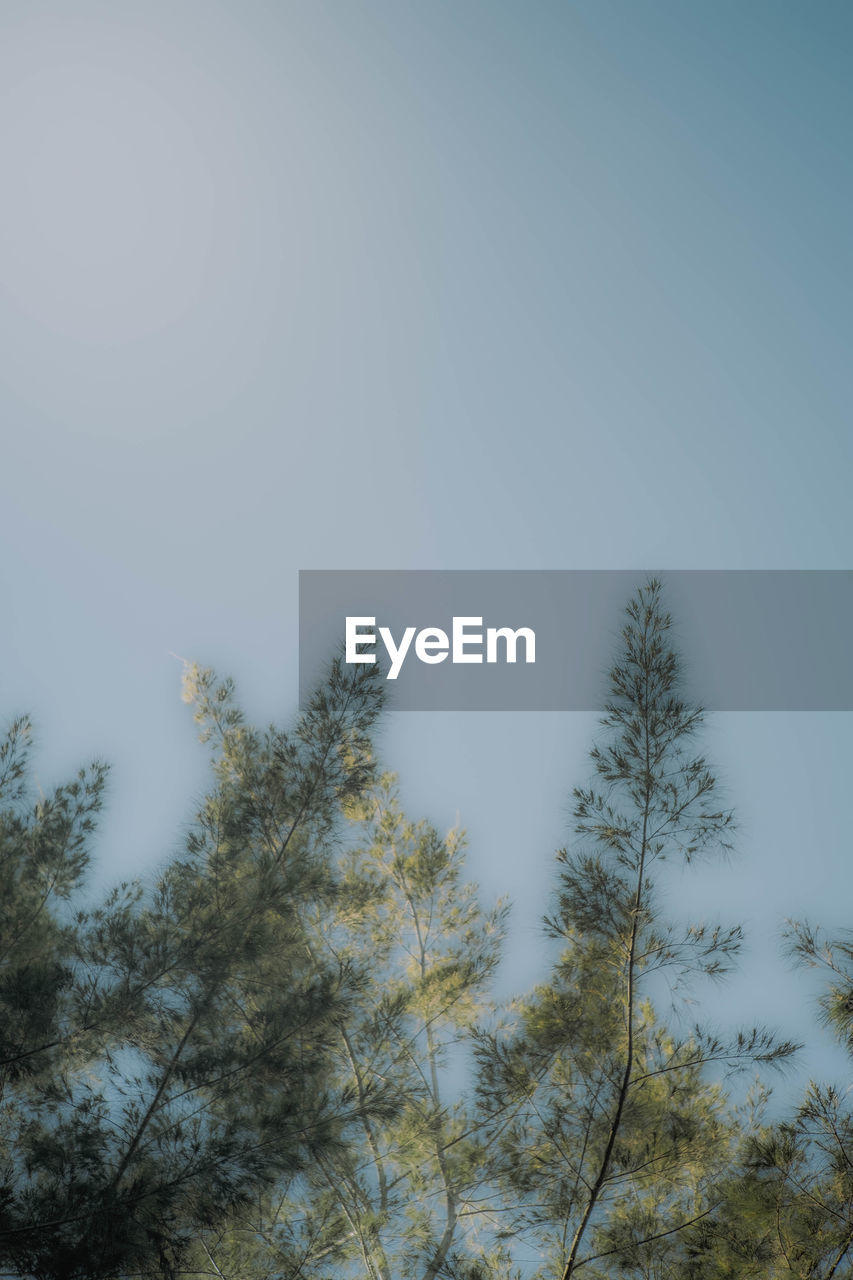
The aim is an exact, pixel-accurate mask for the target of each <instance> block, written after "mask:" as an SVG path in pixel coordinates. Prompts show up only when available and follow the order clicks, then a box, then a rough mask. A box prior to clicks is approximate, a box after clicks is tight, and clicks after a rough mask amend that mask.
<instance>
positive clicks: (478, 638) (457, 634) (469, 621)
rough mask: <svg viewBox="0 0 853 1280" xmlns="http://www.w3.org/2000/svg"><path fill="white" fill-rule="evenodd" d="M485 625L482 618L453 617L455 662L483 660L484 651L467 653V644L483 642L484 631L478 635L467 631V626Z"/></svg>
mask: <svg viewBox="0 0 853 1280" xmlns="http://www.w3.org/2000/svg"><path fill="white" fill-rule="evenodd" d="M482 625H483V619H482V618H454V619H453V661H454V662H482V661H483V655H482V653H466V652H465V646H466V644H482V643H483V633H482V631H480V632H479V633H478V634H477V635H470V634H468V633H466V631H465V628H466V627H468V626H471V627H481V626H482Z"/></svg>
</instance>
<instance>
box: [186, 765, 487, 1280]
mask: <svg viewBox="0 0 853 1280" xmlns="http://www.w3.org/2000/svg"><path fill="white" fill-rule="evenodd" d="M350 817H351V819H352V820H353V822H354V823H355V824H356V826H355V831H354V844H353V847H351V848H350V849H349V850H348V851H347V852H346V853H345V854H344V855H343V856H342V858H341V861H340V866H339V875H340V881H339V885H338V892H337V897H336V900H335V910H334V913H333V914H332V915H328V914H324V913H323V912H319V913H314V916H313V920H312V922H311V927H310V935H311V949H312V954H313V956H314V958H315V961H316V963H317V965H318V967H319V968H321V969H322V968H323V967H324V966H326V965H328V964H329V963H332V964H333V965H336V966H339V967H342V968H344V969H346V970H349V971H352V972H353V973H356V974H358V975H359V980H358V985H357V987H356V989H355V991H354V993H353V997H352V999H351V1000H350V1002H349V1003H348V1005H347V1007H346V1009H345V1010H344V1011H343V1012H342V1016H341V1017H340V1018H339V1019H338V1020H337V1022H336V1028H335V1029H336V1049H337V1071H336V1078H337V1087H338V1089H339V1091H340V1092H341V1093H342V1094H345V1095H348V1096H352V1095H355V1098H356V1099H357V1104H358V1115H357V1119H356V1122H355V1123H354V1124H353V1125H352V1126H350V1128H349V1130H348V1131H347V1133H346V1137H345V1141H344V1142H342V1143H341V1144H340V1145H339V1146H338V1147H336V1148H334V1149H331V1150H329V1151H327V1152H325V1153H323V1154H321V1155H318V1157H317V1159H316V1160H315V1161H314V1162H313V1164H312V1166H311V1168H310V1169H308V1170H306V1172H305V1176H304V1178H303V1179H302V1180H301V1182H300V1183H299V1184H298V1185H294V1186H293V1187H292V1188H291V1194H290V1195H288V1196H285V1197H283V1198H282V1197H279V1198H277V1199H274V1198H270V1199H269V1200H268V1201H267V1203H266V1206H265V1212H263V1211H262V1212H261V1213H257V1212H256V1213H254V1214H250V1215H241V1219H240V1221H238V1222H237V1223H235V1226H234V1227H233V1228H232V1230H231V1232H230V1233H227V1234H226V1233H220V1235H219V1236H218V1237H217V1239H216V1240H215V1242H214V1243H213V1244H212V1245H211V1246H210V1255H211V1257H213V1259H214V1261H215V1263H216V1265H217V1266H218V1267H220V1268H221V1270H222V1271H223V1273H225V1274H231V1272H232V1270H234V1269H240V1268H241V1267H242V1268H244V1269H245V1270H244V1273H248V1272H251V1274H252V1275H253V1276H255V1277H257V1278H258V1280H260V1278H261V1277H269V1278H271V1277H273V1276H294V1277H295V1276H296V1275H298V1276H300V1277H302V1278H303V1280H307V1278H308V1277H317V1278H320V1277H329V1276H331V1275H334V1276H335V1277H341V1278H342V1277H346V1276H353V1277H355V1276H358V1277H362V1276H366V1277H370V1278H371V1280H436V1278H437V1277H447V1276H451V1275H453V1276H459V1277H460V1278H461V1277H463V1276H471V1277H473V1276H474V1275H483V1276H485V1275H489V1276H492V1277H497V1276H498V1275H499V1274H500V1273H501V1272H500V1268H501V1266H502V1265H503V1262H504V1260H503V1259H502V1257H501V1255H500V1252H499V1251H495V1250H494V1249H490V1248H489V1247H488V1245H487V1244H483V1245H481V1244H480V1242H479V1241H478V1238H477V1235H478V1233H477V1226H478V1224H479V1220H480V1217H481V1213H480V1206H479V1202H478V1196H479V1192H480V1190H481V1185H480V1180H481V1173H482V1165H483V1161H484V1151H483V1147H482V1137H481V1134H480V1131H479V1118H478V1116H477V1115H476V1113H475V1110H474V1109H473V1107H472V1105H471V1102H470V1099H468V1100H466V1099H465V1097H464V1088H463V1081H464V1078H465V1076H466V1074H470V1066H471V1063H470V1045H471V1032H472V1028H473V1027H474V1025H475V1023H476V1022H477V1021H478V1020H479V1019H481V1018H483V1017H485V1016H487V1014H488V1011H489V1002H488V997H487V994H486V987H487V983H488V980H489V978H490V976H491V974H492V972H493V970H494V968H495V965H496V963H497V961H498V958H499V953H500V943H501V938H502V935H503V924H504V918H505V915H506V910H507V909H506V906H505V905H504V904H503V903H499V904H498V905H497V906H496V907H495V908H493V909H492V910H490V911H485V910H484V909H483V908H482V907H481V906H480V905H479V903H478V900H477V891H476V886H474V885H471V884H466V883H465V882H464V880H463V845H464V841H463V836H462V833H461V832H460V831H458V830H453V831H450V832H449V833H448V834H447V835H446V836H441V835H439V833H438V832H437V831H436V830H435V828H434V827H432V826H431V825H430V824H428V823H426V822H419V823H416V824H415V823H411V822H409V821H407V819H406V818H405V817H404V815H403V813H402V810H401V808H400V804H399V800H398V798H397V792H396V779H395V778H394V777H393V775H385V776H384V777H383V778H382V780H381V782H380V784H379V785H378V786H377V787H376V788H375V789H374V790H373V791H372V792H371V793H370V794H369V795H367V796H366V797H365V798H364V799H363V800H362V801H360V802H358V803H356V804H355V805H353V806H351V808H350ZM466 1050H467V1052H466ZM253 1242H254V1243H253ZM477 1265H479V1266H480V1267H482V1268H483V1270H481V1271H477V1270H476V1269H475V1268H476V1266H477Z"/></svg>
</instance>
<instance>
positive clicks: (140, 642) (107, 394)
mask: <svg viewBox="0 0 853 1280" xmlns="http://www.w3.org/2000/svg"><path fill="white" fill-rule="evenodd" d="M851 39H853V10H851V9H850V7H849V5H847V4H846V3H841V2H840V0H834V2H833V0H827V2H826V3H823V4H821V5H819V6H804V5H802V4H799V3H792V2H789V0H772V2H771V0H749V3H743V2H742V0H715V2H714V3H713V4H712V3H710V0H709V2H708V3H698V4H685V3H680V4H677V3H669V2H667V0H651V2H650V3H648V4H644V5H637V4H635V3H633V2H632V0H612V2H608V0H587V2H586V3H568V2H563V3H553V2H549V0H542V2H541V3H537V4H536V5H520V4H518V5H516V4H509V3H501V2H499V0H465V3H464V4H456V3H449V2H444V3H440V2H435V3H425V2H424V3H400V2H397V0H395V2H394V3H391V2H390V0H389V2H387V3H377V2H376V0H365V3H363V4H360V5H358V6H355V5H350V4H347V3H344V2H343V0H335V2H332V3H328V4H324V5H317V4H312V3H308V0H305V2H304V3H259V2H258V0H241V3H239V4H238V3H214V2H212V0H205V2H204V3H202V2H201V0H187V2H186V3H183V4H181V5H174V4H172V3H152V2H151V0H146V2H145V3H129V4H126V5H122V6H119V7H117V6H115V5H112V4H109V3H106V0H104V2H103V3H93V2H91V0H80V3H77V4H75V5H74V6H73V8H70V7H69V6H67V5H63V4H59V3H58V2H53V3H52V2H50V0H46V2H43V3H39V4H32V3H17V2H16V0H7V3H5V4H4V5H3V8H2V13H0V161H2V172H3V175H4V200H3V204H2V208H0V244H2V260H0V410H1V411H2V421H3V432H4V449H3V465H2V467H0V521H2V528H3V537H4V545H5V549H6V555H5V557H4V565H3V584H4V592H3V598H4V604H5V609H4V615H5V616H4V622H5V625H4V627H3V629H2V637H0V650H1V651H2V658H3V672H4V680H5V683H4V689H3V695H2V704H3V706H4V707H5V708H6V710H7V712H8V713H9V714H10V715H11V714H12V713H13V712H15V711H18V710H21V709H24V710H30V711H32V713H33V714H34V716H35V719H36V723H37V726H38V731H39V741H40V751H39V755H38V761H37V764H38V769H39V773H40V776H41V777H43V779H44V780H45V781H48V780H51V779H58V778H60V777H61V776H62V775H63V774H64V772H66V771H68V770H70V769H71V768H74V767H76V766H77V764H78V763H80V762H81V761H82V760H84V759H86V758H89V757H91V756H93V755H103V756H106V757H107V758H108V759H109V760H111V762H112V764H113V778H112V784H111V794H110V806H109V812H108V814H107V815H106V818H105V821H104V825H103V834H102V839H101V841H100V843H99V845H98V857H99V870H98V874H99V875H101V876H103V877H104V879H105V880H111V879H114V878H117V877H119V876H124V875H132V874H137V873H144V872H145V871H146V870H148V869H150V868H152V867H154V866H156V865H157V864H158V863H159V862H161V861H162V860H163V859H164V858H165V857H166V856H168V854H169V853H170V852H171V851H172V850H174V849H175V847H176V846H177V843H178V841H179V839H180V832H181V828H182V824H183V823H185V822H186V821H187V820H188V818H189V817H190V815H191V812H192V807H193V801H194V798H195V797H197V796H198V795H199V794H200V793H201V790H202V788H203V786H204V778H205V774H204V765H205V761H204V755H203V752H202V750H201V749H200V748H198V747H197V746H196V744H195V743H194V738H193V730H192V725H191V722H190V719H189V717H188V715H187V713H186V708H185V707H183V706H182V704H181V702H180V699H179V676H180V665H179V663H178V662H177V661H176V660H175V658H174V657H173V656H170V655H172V654H180V655H183V656H186V657H189V658H193V659H198V660H200V661H201V662H203V663H209V664H212V665H215V666H216V667H217V668H218V669H219V670H221V671H223V672H228V673H230V674H232V675H233V676H234V677H235V678H236V680H237V682H238V686H239V688H240V689H241V691H242V694H243V700H244V703H245V705H246V707H247V710H248V712H249V714H250V715H252V716H253V717H256V718H258V719H260V720H262V721H266V720H268V719H270V718H273V717H280V716H286V715H287V714H289V712H290V711H291V710H292V708H293V706H294V705H295V699H296V598H297V571H298V570H299V569H300V568H361V567H377V568H528V567H529V568H635V567H646V566H648V567H649V568H667V567H670V568H733V569H735V568H847V567H850V564H849V551H848V548H849V545H850V535H851V515H850V502H849V488H850V478H851V462H852V461H853V459H851V450H853V434H851V432H850V429H849V421H848V415H849V405H850V402H851V386H850V382H851V365H850V361H849V346H850V314H849V298H850V296H851V289H850V285H851V240H850V234H849V210H850V205H851V185H852V184H851V161H850V149H849V145H848V143H849V123H848V122H849V120H850V118H851V108H852V107H853V103H851V93H853V89H851V81H850V76H849V51H850V45H851ZM592 728H593V723H592V721H591V720H590V718H588V717H583V716H567V715H556V714H555V715H550V716H548V715H545V716H543V715H539V716H537V715H526V716H524V715H512V716H509V715H507V716H501V715H498V714H490V715H487V716H483V715H467V716H465V715H459V714H457V715H439V714H437V713H436V714H411V715H407V716H402V715H401V716H396V717H391V718H389V720H388V722H387V724H386V726H385V728H384V731H383V735H382V741H383V749H384V751H385V754H386V757H387V760H388V763H389V764H390V765H391V766H392V767H395V768H398V769H399V770H400V771H401V773H402V774H403V783H404V797H405V798H406V800H407V802H408V803H409V805H410V807H411V809H412V810H413V812H414V813H415V814H419V813H420V812H424V813H426V814H428V815H429V816H431V817H432V818H433V820H434V821H436V822H437V823H438V824H439V825H442V824H444V823H449V822H451V821H452V820H453V818H454V816H455V814H456V813H457V811H458V812H459V814H460V817H461V819H462V821H463V822H464V823H465V824H466V825H467V826H468V827H469V830H470V836H471V867H472V873H473V874H475V875H476V876H477V878H478V879H479V880H480V881H481V883H482V884H483V886H484V891H485V893H486V894H488V895H496V894H497V893H502V892H508V893H509V894H510V895H511V896H512V897H513V898H514V900H515V901H516V902H517V910H516V928H517V934H516V938H517V939H518V941H517V942H516V943H515V950H514V952H513V956H514V961H513V973H512V974H510V975H508V977H507V983H508V985H513V979H514V978H517V979H518V983H519V984H520V985H523V983H525V982H527V981H529V979H530V977H531V976H532V975H533V974H534V973H535V972H536V966H537V964H538V962H539V959H540V957H541V956H542V955H543V954H544V953H542V952H541V951H540V950H539V943H538V941H537V939H538V934H537V924H536V921H537V919H538V917H539V915H541V912H542V910H543V908H544V904H545V895H546V892H547V888H548V886H549V884H550V883H551V872H552V852H553V849H554V848H555V847H557V846H558V845H559V844H561V843H563V842H564V841H565V840H566V839H567V837H568V828H567V811H568V801H567V797H568V792H569V789H570V787H571V785H572V784H573V783H575V782H579V781H583V780H584V778H585V776H586V766H585V753H586V750H587V747H588V745H589V740H590V735H591V732H592ZM849 744H850V719H849V716H846V715H842V714H836V715H823V716H816V715H815V716H809V715H802V714H800V715H784V714H782V713H776V714H775V715H772V716H770V715H763V716H759V715H752V716H751V715H746V714H740V715H737V716H735V715H731V716H715V717H713V720H712V722H711V723H710V725H709V732H708V745H709V751H710V753H711V755H712V757H713V758H714V759H715V760H716V761H717V762H718V763H719V766H720V773H721V776H722V777H723V779H724V780H725V783H726V786H727V789H728V794H729V796H730V799H731V801H732V803H733V804H735V805H736V807H737V808H738V810H739V812H740V814H741V816H742V829H741V838H740V854H739V857H738V859H737V860H736V861H735V862H734V863H732V864H731V865H730V866H729V867H728V868H726V869H724V870H721V869H719V868H717V869H714V870H710V869H709V870H707V871H704V872H700V873H697V874H695V875H692V876H691V877H690V878H688V877H685V878H684V880H683V882H682V881H679V882H678V883H677V884H676V885H674V886H673V889H672V893H673V899H674V903H675V905H676V906H677V907H681V906H684V907H685V908H686V906H687V905H689V904H691V903H692V904H693V905H694V906H695V907H696V909H697V910H698V909H704V908H705V906H706V904H707V905H709V906H710V904H713V903H715V902H716V903H717V904H718V905H719V907H720V910H721V911H723V912H724V913H725V914H726V915H727V917H728V918H741V919H744V920H745V921H746V922H747V924H748V926H749V937H750V942H751V948H752V950H751V955H750V957H749V960H748V963H747V965H745V967H744V971H743V973H744V976H743V978H742V979H741V980H740V981H739V982H738V984H737V986H736V987H735V986H732V988H731V990H730V994H729V996H728V997H720V996H718V997H716V1000H717V1007H718V1009H719V1016H720V1017H726V1016H728V1013H731V1015H732V1016H735V1015H737V1016H738V1017H743V1018H747V1017H749V1016H751V1015H753V1016H757V1017H760V1018H762V1019H766V1020H768V1021H770V1022H771V1023H776V1024H777V1025H779V1026H781V1027H782V1028H783V1029H791V1030H792V1031H794V1032H795V1033H796V1034H798V1035H801V1036H810V1037H814V1040H815V1045H816V1046H817V1047H816V1049H815V1051H814V1053H813V1055H812V1057H813V1059H814V1062H815V1063H816V1064H817V1065H815V1066H814V1067H813V1069H815V1070H818V1069H820V1068H823V1067H824V1066H825V1067H826V1069H827V1070H829V1069H831V1070H832V1071H833V1072H834V1073H836V1076H837V1078H839V1082H840V1083H842V1084H845V1085H846V1084H847V1083H849V1080H848V1079H847V1078H846V1077H845V1074H844V1073H848V1074H849V1073H850V1071H851V1068H850V1066H849V1064H848V1063H847V1062H846V1060H844V1059H843V1058H841V1057H838V1056H837V1055H832V1054H830V1052H829V1050H828V1049H826V1048H825V1047H824V1045H825V1041H824V1040H823V1039H821V1038H820V1036H821V1034H822V1033H820V1032H819V1031H818V1030H817V1028H816V1027H815V1025H814V1023H813V1022H812V1021H811V1020H810V1015H809V1013H808V1011H807V1009H806V1005H805V999H806V992H807V990H808V985H807V984H806V983H805V981H804V980H803V979H801V978H799V977H797V976H795V975H792V974H790V973H789V972H788V970H787V969H786V968H784V967H783V966H782V965H781V963H780V961H779V959H778V930H779V926H780V922H781V920H782V918H783V917H784V916H786V915H792V914H802V913H805V912H808V913H809V914H810V915H811V916H812V917H813V918H815V919H817V920H822V921H824V922H826V923H827V924H828V925H830V926H832V927H840V926H843V925H845V924H847V923H849V917H848V916H847V914H846V904H848V903H849V902H850V899H851V893H850V890H851V887H853V884H851V881H853V876H851V872H850V857H849V851H848V850H849V832H848V830H847V827H846V816H845V800H844V797H845V794H846V790H847V780H848V777H849V773H850V763H851V761H850V745H849ZM727 999H728V1000H729V1002H730V1008H729V1009H728V1010H727V1007H726V1000H727ZM838 1073H841V1075H840V1076H839V1075H838Z"/></svg>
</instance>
